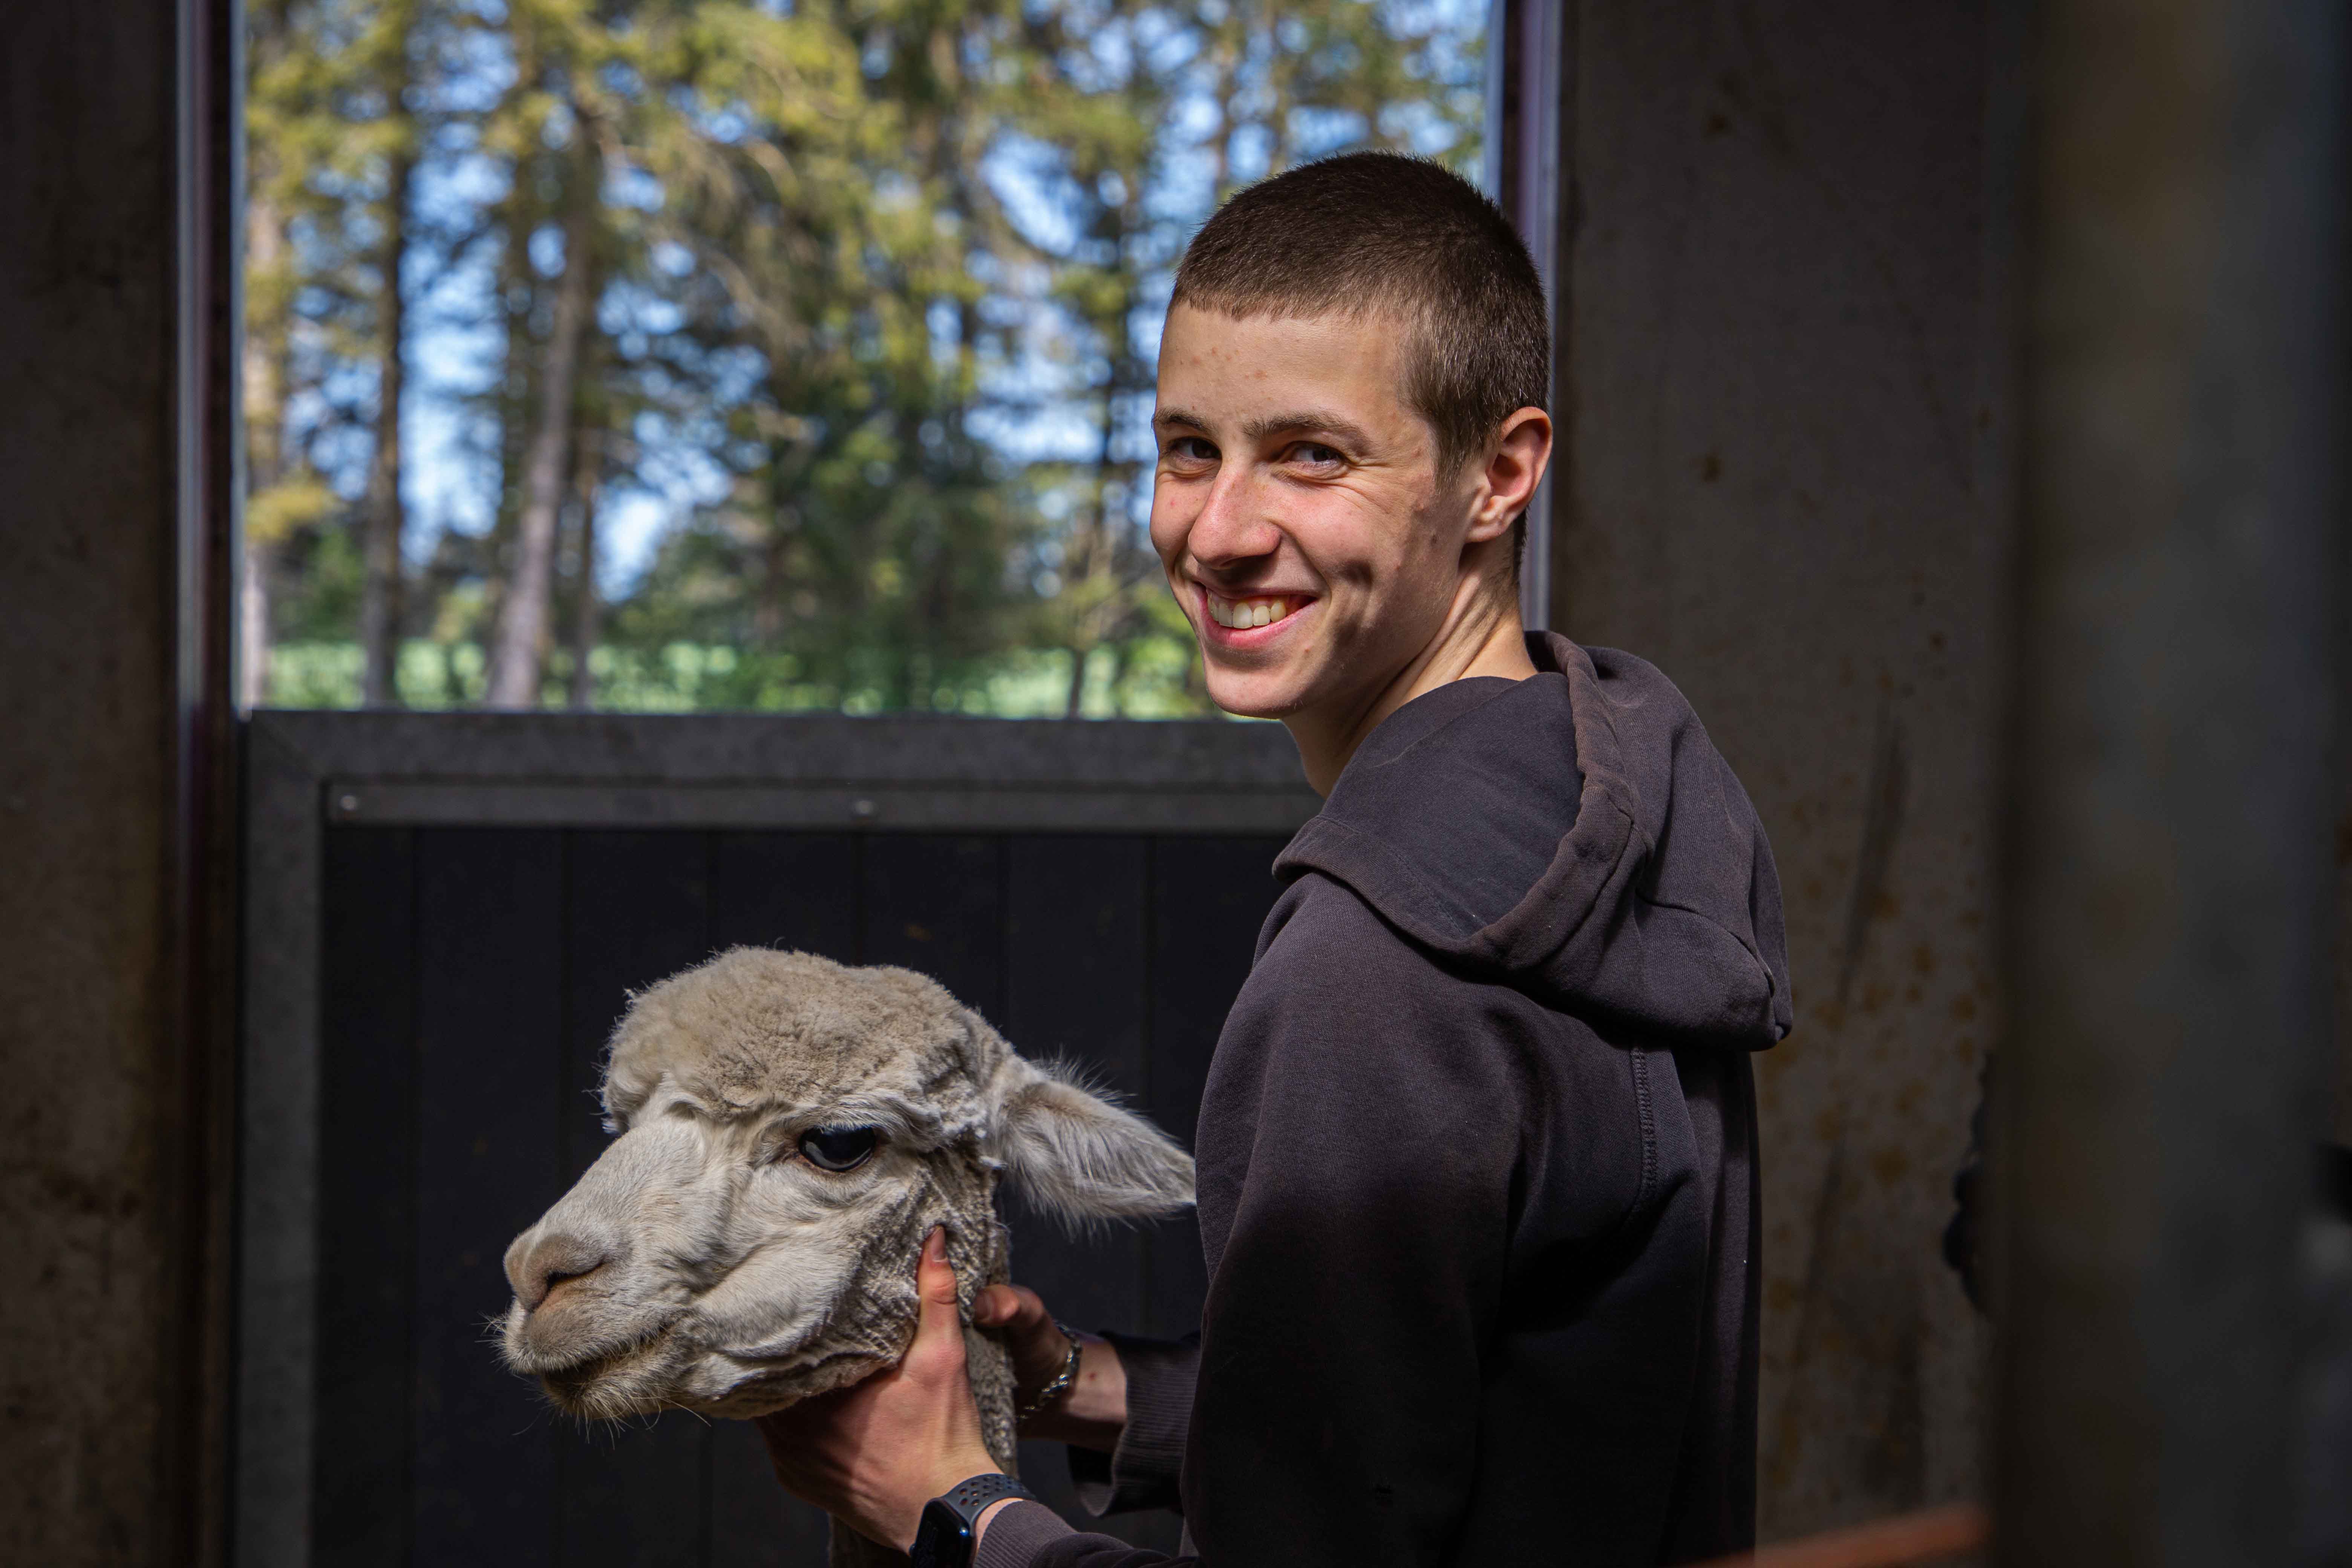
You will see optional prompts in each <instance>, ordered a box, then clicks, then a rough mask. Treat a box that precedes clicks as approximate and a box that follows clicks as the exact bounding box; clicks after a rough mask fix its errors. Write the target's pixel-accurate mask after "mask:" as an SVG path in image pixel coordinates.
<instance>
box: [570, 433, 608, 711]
mask: <svg viewBox="0 0 2352 1568" xmlns="http://www.w3.org/2000/svg"><path fill="white" fill-rule="evenodd" d="M578 440H579V444H580V450H579V456H578V460H577V461H576V462H575V463H574V464H573V489H575V490H576V491H577V492H578V498H579V507H580V541H579V542H580V551H579V567H578V575H577V576H576V577H575V578H574V580H573V582H572V681H571V689H570V691H569V692H568V693H567V696H568V698H569V700H570V702H571V705H572V707H574V708H593V707H594V706H595V705H596V679H595V676H594V674H593V672H592V671H591V670H590V669H589V668H588V660H589V658H590V656H591V655H593V653H594V652H595V651H596V634H597V630H598V619H599V609H598V605H597V602H596V498H597V495H598V494H599V493H600V490H601V487H600V486H599V485H598V484H597V473H596V470H597V458H598V455H599V454H598V452H597V450H596V438H595V437H594V436H593V434H592V433H590V432H588V431H585V430H583V431H581V432H580V434H579V437H578Z"/></svg>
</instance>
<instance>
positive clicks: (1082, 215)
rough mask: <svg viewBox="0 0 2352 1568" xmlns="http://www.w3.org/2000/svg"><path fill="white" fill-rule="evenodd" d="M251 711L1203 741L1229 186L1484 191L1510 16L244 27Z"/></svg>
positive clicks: (1161, 12) (341, 16) (1423, 1)
mask: <svg viewBox="0 0 2352 1568" xmlns="http://www.w3.org/2000/svg"><path fill="white" fill-rule="evenodd" d="M1483 19H1484V18H1483V8H1480V7H1476V6H1475V5H1471V4H1468V3H1466V0H1410V3H1383V0H1299V3H1297V4H1293V5H1285V6H1283V7H1281V8H1279V9H1277V8H1276V7H1275V6H1273V5H1270V4H1266V3H1265V0H1179V3H1177V4H1174V5H1165V4H1147V3H1143V0H602V3H594V4H592V3H588V0H503V3H502V0H250V3H249V4H248V5H247V26H248V27H249V29H250V37H249V40H248V59H249V62H250V72H251V76H250V86H249V98H248V106H247V112H248V152H247V182H248V206H247V236H246V238H247V339H246V360H245V397H246V426H247V482H248V496H249V500H248V503H247V523H246V550H247V587H246V593H245V603H244V606H243V613H244V616H245V640H244V648H245V653H246V671H247V673H246V693H245V695H246V697H247V700H249V701H253V702H257V703H259V702H268V703H277V704H282V705H346V704H352V703H359V702H367V703H405V704H410V705H416V706H443V705H451V704H461V703H488V704H491V705H495V706H502V707H535V706H542V705H545V706H557V705H564V704H570V705H573V706H583V707H584V706H603V707H612V708H624V709H664V708H698V707H703V708H708V707H740V708H771V709H793V708H826V709H841V710H848V711H880V710H908V709H940V710H958V711H969V712H991V713H1018V714H1069V715H1072V716H1076V715H1078V714H1081V713H1088V714H1108V713H1125V714H1129V715H1135V716H1151V715H1160V714H1178V713H1187V712H1200V711H1205V706H1204V701H1203V699H1202V697H1201V695H1200V688H1199V682H1198V678H1197V674H1196V672H1195V671H1194V669H1193V667H1192V658H1193V656H1192V646H1191V641H1190V638H1189V637H1188V636H1187V635H1186V634H1185V632H1184V627H1183V623H1182V620H1181V616H1178V615H1177V614H1176V612H1175V610H1174V606H1173V605H1171V604H1169V603H1168V600H1167V595H1166V593H1165V590H1164V589H1163V588H1162V587H1161V586H1160V581H1159V577H1158V574H1157V569H1156V565H1155V563H1154V562H1153V560H1152V557H1151V552H1150V544H1149V542H1148V540H1147V539H1146V537H1145V535H1144V531H1143V522H1144V518H1145V511H1146V508H1147V506H1148V503H1149V489H1150V468H1151V462H1150V458H1151V442H1150V431H1149V418H1150V405H1151V385H1152V376H1153V363H1154V354H1155V353H1156V350H1157V347H1158V333H1159V324H1160V313H1161V311H1162V310H1164V308H1165V304H1166V299H1167V289H1168V285H1169V280H1170V278H1171V274H1172V271H1173V268H1174V265H1175V262H1176V259H1177V258H1178V257H1179V256H1180V255H1181V252H1182V248H1183V245H1184V242H1185V240H1186V238H1187V237H1189V236H1190V234H1191V233H1192V229H1193V228H1194V227H1196V226H1198V224H1199V223H1200V221H1201V220H1202V218H1204V217H1205V216H1207V215H1208V214H1209V212H1210V211H1212V210H1213V207H1214V205H1215V204H1216V202H1217V201H1218V200H1220V199H1221V198H1222V197H1223V195H1225V194H1227V193H1229V192H1230V191H1231V190H1232V189H1233V188H1234V186H1236V185H1237V184H1242V183H1245V182H1247V181H1249V180H1252V179H1256V178H1259V177H1262V176H1263V175H1265V174H1268V173H1271V172H1275V171H1278V170H1279V169H1281V168H1283V167H1285V166H1286V165H1288V164H1290V163H1295V162H1297V161H1298V160H1300V159H1302V158H1307V157H1312V156H1316V155H1319V154H1321V153H1328V152H1334V151H1338V150H1340V149H1343V148H1347V147H1352V146H1365V145H1377V146H1389V147H1398V148H1402V149H1405V150H1409V151H1414V152H1420V153H1430V154H1433V155H1436V156H1440V157H1443V158H1444V159H1446V160H1447V161H1448V162H1450V163H1454V165H1455V166H1456V167H1459V168H1462V169H1464V170H1465V172H1472V171H1474V170H1475V160H1476V158H1477V156H1478V146H1477V131H1476V127H1477V124H1478V121H1479V117H1480V113H1481V88H1482V85H1483V82H1482V72H1481V59H1482V56H1481V51H1482V44H1481V40H1480V37H1479V30H1480V27H1481V26H1482V25H1483Z"/></svg>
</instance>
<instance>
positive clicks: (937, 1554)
mask: <svg viewBox="0 0 2352 1568" xmlns="http://www.w3.org/2000/svg"><path fill="white" fill-rule="evenodd" d="M1006 1498H1026V1499H1027V1500H1029V1501H1031V1502H1035V1501H1036V1500H1037V1494H1036V1493H1035V1492H1033V1491H1031V1490H1030V1489H1028V1488H1027V1487H1024V1486H1023V1485H1022V1484H1021V1483H1020V1482H1019V1481H1017V1480H1015V1479H1013V1478H1012V1477H1011V1476H1008V1475H1006V1474H1005V1473H1004V1472H1003V1471H1002V1470H990V1471H988V1472H986V1473H985V1474H982V1475H977V1476H972V1477H971V1478H969V1479H965V1480H961V1481H958V1482H957V1483H956V1484H955V1485H953V1486H951V1487H950V1488H949V1489H947V1490H946V1491H943V1492H941V1493H940V1495H939V1496H937V1497H935V1498H933V1499H932V1500H930V1501H929V1502H927V1503H925V1504H924V1505H923V1517H922V1522H921V1523H920V1524H919V1525H918V1526H917V1527H916V1531H915V1545H914V1549H913V1551H911V1552H908V1557H910V1558H911V1559H912V1560H913V1562H914V1565H915V1568H970V1564H971V1549H972V1530H973V1526H974V1525H975V1524H977V1523H978V1522H979V1520H980V1516H981V1515H982V1514H983V1513H985V1512H987V1511H988V1510H989V1507H990V1505H992V1504H993V1503H999V1502H1002V1501H1003V1500H1005V1499H1006Z"/></svg>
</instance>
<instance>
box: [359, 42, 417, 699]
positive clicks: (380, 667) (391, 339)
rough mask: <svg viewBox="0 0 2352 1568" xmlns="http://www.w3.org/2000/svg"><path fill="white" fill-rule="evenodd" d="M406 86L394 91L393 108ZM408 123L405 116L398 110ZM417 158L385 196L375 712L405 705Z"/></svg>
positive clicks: (372, 518)
mask: <svg viewBox="0 0 2352 1568" xmlns="http://www.w3.org/2000/svg"><path fill="white" fill-rule="evenodd" d="M405 85H406V84H405V82H404V81H400V82H396V83H395V84H394V87H393V88H392V89H390V90H391V92H392V94H393V98H394V102H395V103H398V101H399V100H400V99H401V98H402V97H403V96H404V89H405ZM394 112H395V113H396V114H398V115H400V117H401V119H402V120H403V121H405V120H406V118H407V116H406V111H405V110H401V109H395V110H394ZM415 163H416V160H415V157H414V155H413V154H411V153H409V151H408V150H407V149H406V147H402V148H401V149H400V150H399V151H396V152H394V153H393V155H392V160H391V165H392V166H391V169H390V172H389V174H388V177H387V183H386V188H385V191H384V203H383V205H384V214H383V220H384V233H383V259H382V260H381V261H380V262H379V263H378V267H379V269H380V271H381V273H382V276H383V304H382V307H381V308H382V310H383V344H382V353H383V372H382V377H381V380H380V382H379V391H378V394H377V406H376V416H375V458H374V461H373V463H372V464H371V465H370V467H369V471H368V493H367V543H366V549H365V552H364V562H365V568H366V574H365V576H364V577H363V578H362V583H361V587H360V652H361V677H360V700H361V701H362V703H363V704H364V705H366V706H367V707H370V708H392V707H397V706H398V705H399V703H400V691H399V686H398V683H397V680H396V675H397V667H398V664H399V659H400V615H401V574H402V563H401V542H402V537H403V535H404V533H405V531H406V523H407V516H406V503H405V502H404V500H403V499H402V497H401V493H400V473H401V452H400V445H401V442H400V437H401V417H400V402H401V393H402V388H403V386H404V384H405V381H406V372H407V358H408V300H407V292H406V290H405V289H404V288H403V286H402V281H401V265H402V259H403V256H404V252H405V251H406V249H407V246H408V191H409V182H410V179H411V177H412V175H413V174H414V173H415Z"/></svg>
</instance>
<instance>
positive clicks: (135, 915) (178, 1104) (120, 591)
mask: <svg viewBox="0 0 2352 1568" xmlns="http://www.w3.org/2000/svg"><path fill="white" fill-rule="evenodd" d="M231 15H232V13H231V11H230V8H229V7H228V6H226V5H214V4H210V3H209V0H207V3H206V4H203V5H198V4H195V3H194V0H191V3H190V4H187V5H174V4H173V3H172V0H80V3H78V4H73V5H0V73H5V74H0V83H5V85H0V236H5V238H0V1053H5V1074H6V1081H7V1085H8V1092H7V1095H6V1099H5V1110H0V1235H5V1237H7V1247H8V1284H7V1287H6V1289H0V1542H5V1546H0V1556H5V1557H6V1558H7V1559H8V1560H9V1561H10V1562H21V1563H43V1564H58V1565H61V1568H62V1565H79V1564H99V1563H106V1564H155V1565H157V1568H163V1565H164V1564H171V1565H173V1568H177V1565H178V1564H182V1563H197V1564H201V1563H206V1562H208V1561H212V1560H214V1559H215V1552H216V1547H217V1542H218V1540H219V1534H220V1531H219V1512H218V1500H219V1498H220V1496H221V1488H220V1484H219V1474H218V1470H219V1467H220V1465H221V1462H222V1458H223V1449H224V1444H223V1440H222V1437H223V1433H224V1432H225V1426H224V1424H223V1423H222V1421H221V1420H220V1411H221V1391H222V1389H223V1388H224V1386H225V1384H224V1377H223V1373H224V1370H225V1368H224V1357H225V1354H226V1335H225V1333H224V1331H223V1328H222V1325H223V1324H224V1323H225V1321H226V1318H225V1314H224V1312H223V1310H222V1309H223V1306H224V1297H223V1294H222V1288H223V1286H224V1285H225V1282H226V1271H225V1270H224V1269H222V1268H220V1267H219V1264H220V1261H221V1258H222V1248H221V1243H222V1240H223V1226H222V1224H221V1216H222V1215H223V1214H224V1213H225V1210H224V1208H223V1207H222V1201H223V1200H224V1199H225V1197H226V1191H225V1184H224V1182H223V1180H222V1178H223V1176H224V1174H225V1172H226V1164H225V1163H224V1161H223V1158H222V1156H223V1153H224V1151H225V1150H226V1146H227V1145H226V1138H227V1136H228V1134H229V1132H230V1131H231V1128H230V1123H231V1116H230V1114H229V1111H228V1107H229V1104H230V1101H229V1100H227V1098H226V1093H225V1091H226V1089H227V1088H228V1084H227V1079H226V1071H225V1070H224V1068H223V1061H224V1058H223V1055H222V1054H221V1047H222V1046H223V1045H224V1043H225V1042H226V1038H227V1035H226V1031H225V1030H223V1029H222V1028H221V1027H220V1024H221V1023H222V1022H223V1013H224V1010H225V1007H226V1001H227V998H226V994H225V993H224V991H223V990H222V989H221V988H220V987H218V986H215V985H214V984H211V978H212V976H213V975H215V974H216V973H222V967H221V960H222V959H223V958H224V957H225V953H224V952H223V950H222V948H221V946H220V943H221V942H223V941H225V940H226V937H227V935H228V934H229V932H230V929H231V921H230V920H229V919H228V918H227V910H228V905H227V903H226V899H225V897H224V889H223V887H222V884H221V881H220V878H221V877H223V876H224V875H226V871H227V868H228V860H227V858H226V856H225V855H219V854H216V853H215V851H216V849H218V848H222V847H226V843H227V841H228V840H227V838H226V831H225V829H226V817H225V812H226V807H227V805H228V801H227V798H226V789H225V787H224V785H225V782H226V771H225V764H226V757H227V750H228V742H229V740H230V734H231V731H230V730H229V727H228V726H229V714H228V711H227V710H226V704H225V698H226V692H227V680H226V647H227V642H226V624H225V620H224V618H223V616H222V614H221V612H222V611H223V609H224V608H225V606H226V602H227V595H226V563H227V559H228V557H227V552H226V519H227V507H226V500H227V497H228V494H229V484H230V471H229V468H228V467H227V459H228V455H229V454H230V453H231V452H232V451H233V450H234V446H233V444H232V443H231V442H230V441H229V440H228V439H227V438H226V424H225V420H226V416H227V405H226V402H225V401H224V400H223V399H222V396H221V394H222V392H223V391H224V389H225V387H226V382H225V380H224V379H223V378H222V376H221V374H220V371H221V370H222V368H223V366H224V365H225V363H226V360H225V356H224V355H223V353H222V350H223V348H224V345H225V333H226V327H227V323H228V321H229V313H228V312H229V303H230V294H229V291H228V289H227V282H228V274H227V259H228V258H227V252H226V247H225V244H224V225H223V224H222V223H221V222H219V221H216V220H219V219H225V218H226V216H227V203H226V196H225V195H224V190H225V185H224V182H225V179H226V174H227V173H228V170H229V163H228V153H229V143H228V142H227V140H226V137H225V135H224V134H223V132H225V130H226V127H227V126H228V125H229V124H230V123H231V121H230V120H229V118H228V116H229V115H230V114H231V112H232V111H233V101H232V100H233V95H232V94H231V93H230V91H229V86H230V80H229V75H228V70H227V66H228V61H229V59H230V58H231V57H230V52H229V49H228V47H227V46H228V42H229V40H228V37H227V36H226V33H225V32H224V31H223V28H224V26H225V25H226V21H227V19H228V18H229V16H231Z"/></svg>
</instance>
